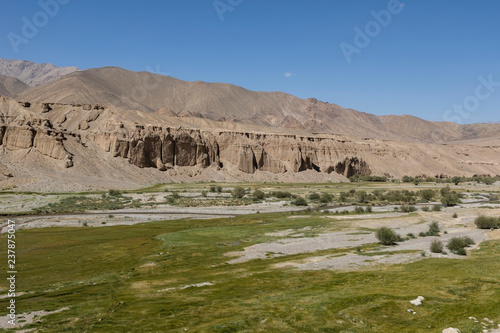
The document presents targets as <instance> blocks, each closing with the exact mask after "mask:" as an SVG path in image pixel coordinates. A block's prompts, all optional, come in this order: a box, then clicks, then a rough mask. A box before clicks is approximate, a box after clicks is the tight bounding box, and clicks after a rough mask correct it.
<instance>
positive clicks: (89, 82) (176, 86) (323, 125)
mask: <svg viewBox="0 0 500 333" xmlns="http://www.w3.org/2000/svg"><path fill="white" fill-rule="evenodd" d="M17 98H18V99H19V100H23V101H36V102H51V103H65V104H101V105H108V106H114V107H116V108H118V109H122V110H124V111H125V110H138V111H144V112H156V111H157V110H160V109H165V110H170V111H169V113H172V112H173V113H174V114H177V115H179V116H180V117H193V116H194V117H198V118H205V119H209V120H215V121H225V122H236V123H239V124H244V125H252V126H258V127H261V128H271V129H275V130H284V131H286V130H287V129H295V130H298V131H299V132H298V133H325V134H344V135H351V136H357V137H366V138H377V139H384V140H403V141H419V142H441V143H444V142H453V141H457V140H458V141H460V140H462V141H463V140H482V139H487V140H490V141H491V140H500V125H499V124H476V125H466V126H460V125H458V124H454V123H446V122H431V121H426V120H423V119H419V118H417V117H412V116H381V117H379V116H375V115H371V114H368V113H363V112H359V111H356V110H352V109H344V108H342V107H340V106H338V105H335V104H329V103H324V102H321V101H318V100H316V99H313V98H310V99H300V98H298V97H295V96H292V95H289V94H285V93H282V92H255V91H250V90H247V89H244V88H241V87H238V86H234V85H230V84H223V83H207V82H201V81H196V82H187V81H182V80H179V79H175V78H172V77H168V76H162V75H158V74H152V73H149V72H131V71H128V70H125V69H122V68H117V67H106V68H96V69H89V70H85V71H78V72H74V73H71V74H69V75H66V76H64V77H61V78H60V79H58V80H54V81H52V82H50V83H48V84H45V85H43V86H39V87H34V88H31V89H29V90H26V91H24V92H23V93H21V94H20V95H18V96H17Z"/></svg>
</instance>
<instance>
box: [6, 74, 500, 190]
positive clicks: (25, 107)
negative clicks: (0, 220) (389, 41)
mask: <svg viewBox="0 0 500 333" xmlns="http://www.w3.org/2000/svg"><path fill="white" fill-rule="evenodd" d="M33 75H34V74H33ZM28 76H30V75H28ZM15 80H16V79H13V78H5V77H3V78H0V82H4V84H3V86H0V88H1V87H3V89H4V90H2V92H3V94H4V95H10V96H15V98H8V97H2V96H0V188H9V187H12V186H16V187H17V188H18V189H29V190H34V189H35V190H43V191H48V190H61V189H67V190H86V189H92V188H120V187H121V188H130V187H138V186H143V185H144V184H148V183H149V184H154V183H159V182H175V181H211V180H215V181H297V182H312V181H322V182H325V181H345V180H347V178H348V177H350V176H352V175H354V174H361V175H378V176H386V177H389V178H400V177H402V176H404V175H410V176H417V177H418V176H431V177H440V178H441V177H450V176H473V175H477V174H480V175H498V174H500V124H473V125H465V126H462V125H458V124H455V123H446V122H431V121H426V120H423V119H419V118H416V117H412V116H382V117H379V116H375V115H371V114H367V113H363V112H358V111H356V110H352V109H344V108H342V107H340V106H338V105H334V104H329V103H324V102H320V101H318V100H316V99H313V98H310V99H300V98H297V97H295V96H292V95H288V94H285V93H282V92H255V91H250V90H247V89H244V88H241V87H237V86H234V85H230V84H222V83H207V82H201V81H196V82H187V81H182V80H179V79H175V78H172V77H168V76H162V75H157V74H152V73H148V72H131V71H128V70H125V69H121V68H116V67H106V68H97V69H89V70H85V71H75V72H73V73H70V74H67V75H64V76H62V77H60V78H58V79H56V80H53V81H51V82H48V83H45V84H43V85H40V86H38V87H32V88H29V89H26V90H24V91H22V92H20V93H18V91H21V90H23V89H24V88H26V87H25V86H22V85H21V84H20V83H19V82H18V81H15ZM16 82H17V83H16ZM7 87H8V89H7ZM13 87H15V88H16V89H14V88H13ZM35 166H36V167H35Z"/></svg>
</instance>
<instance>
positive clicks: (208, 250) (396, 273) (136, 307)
mask: <svg viewBox="0 0 500 333" xmlns="http://www.w3.org/2000/svg"><path fill="white" fill-rule="evenodd" d="M209 185H210V184H201V185H200V184H180V185H178V186H180V187H182V188H176V190H193V191H195V190H197V191H199V190H200V188H202V189H204V190H206V188H205V187H208V186H209ZM358 185H359V184H358ZM360 185H361V188H363V189H365V190H367V191H369V190H373V189H374V188H383V185H385V186H386V187H387V186H388V184H380V185H379V184H375V185H373V184H360ZM224 186H229V184H224ZM391 186H392V185H391ZM405 186H406V187H407V189H411V190H416V189H419V187H413V186H412V185H405ZM419 186H420V188H423V187H425V185H419ZM167 187H168V189H169V190H170V185H158V186H157V187H154V188H150V189H146V190H143V191H145V192H148V191H149V190H151V193H153V192H158V191H165V189H167ZM244 187H245V188H248V187H250V188H253V189H254V188H261V189H264V188H266V187H272V188H273V189H274V190H276V189H277V188H278V187H279V188H280V189H281V190H285V189H286V190H288V191H291V192H292V193H294V194H298V195H306V194H308V193H310V192H313V191H321V192H323V191H328V190H330V191H331V192H332V193H333V194H338V193H340V192H341V191H346V190H347V191H348V189H349V187H350V188H357V189H359V187H354V186H353V185H336V184H319V185H318V184H301V185H297V184H283V185H282V186H277V185H276V184H275V185H272V186H270V185H268V184H244ZM401 187H402V185H401ZM429 187H431V185H429ZM489 189H491V190H493V191H494V190H495V188H494V187H489ZM143 191H140V192H143ZM463 191H466V189H463ZM148 193H149V192H148ZM410 214H413V215H411V216H414V215H415V214H418V213H410ZM410 214H409V215H410ZM292 215H293V216H292ZM291 217H293V218H291ZM362 218H363V215H360V216H359V219H362ZM359 219H358V220H359ZM351 223H353V221H351V220H345V219H337V218H335V216H332V214H324V213H321V212H295V213H291V212H286V213H283V212H281V213H266V214H263V213H261V214H253V215H244V216H237V217H233V218H216V219H210V220H194V219H187V220H171V221H155V222H149V223H143V224H136V225H128V226H113V227H107V226H103V227H99V228H92V227H80V228H68V227H65V228H56V227H53V228H43V229H24V230H18V231H17V233H16V237H17V238H16V244H17V250H16V251H17V260H18V262H17V271H18V276H17V277H18V279H17V291H18V292H22V293H23V294H21V295H20V296H18V297H17V306H18V307H17V311H18V313H27V312H32V311H38V310H48V311H54V310H58V309H62V308H65V307H68V308H69V309H68V310H65V311H61V312H59V313H55V314H52V315H48V316H45V317H43V318H39V319H36V320H35V321H34V322H33V323H32V324H29V325H26V326H25V327H23V328H24V329H30V328H32V329H34V331H35V332H220V333H222V332H224V333H225V332H346V333H347V332H441V331H442V330H443V329H444V328H447V327H450V326H453V327H457V328H460V330H461V332H462V333H463V332H482V329H483V326H482V325H481V323H480V322H478V323H475V322H474V321H472V320H469V319H468V317H470V316H473V317H476V318H478V319H479V321H481V319H482V318H485V317H487V318H489V319H490V320H493V321H494V322H495V327H496V325H497V324H498V323H499V322H500V311H499V309H500V260H499V258H500V241H498V240H490V241H487V242H484V243H482V244H481V245H480V248H479V249H476V250H473V251H470V253H469V255H468V256H467V258H466V259H461V260H457V259H446V258H439V259H438V258H427V259H425V260H421V261H417V262H413V263H409V264H395V265H381V266H375V267H370V268H366V269H360V270H357V271H350V272H345V271H334V270H315V271H307V270H297V269H294V268H291V267H284V268H276V264H278V263H280V262H288V261H290V260H301V259H305V258H308V257H314V256H318V255H325V254H328V255H338V256H343V255H347V254H358V253H359V249H356V248H341V249H330V250H322V251H316V252H311V253H301V254H295V255H287V256H278V257H273V256H272V255H270V256H269V258H267V259H255V260H250V261H247V262H244V263H238V264H227V261H228V260H229V259H230V257H227V256H226V255H225V254H226V253H228V252H234V251H239V250H243V249H244V248H246V247H248V246H251V245H254V244H259V243H263V242H267V241H272V240H276V239H278V238H279V237H278V236H272V235H266V234H268V233H276V232H279V231H285V230H295V231H296V232H301V230H303V228H305V227H309V228H310V229H308V230H310V231H309V234H308V236H311V235H314V234H316V233H320V232H331V231H342V230H346V231H349V232H352V235H353V237H355V235H356V234H357V233H360V234H362V233H366V232H371V230H370V229H367V228H353V227H352V225H351ZM6 242H7V240H6V237H5V234H4V235H2V237H1V238H0V249H1V250H0V256H1V257H2V258H6V250H5V249H7V245H6ZM366 248H370V249H371V250H373V251H376V250H378V249H383V247H381V246H379V245H377V244H368V245H366ZM386 254H387V253H386ZM367 258H368V257H367ZM2 289H3V290H1V291H0V292H1V293H4V294H5V293H6V289H5V288H4V287H3V285H2ZM419 295H421V296H424V297H425V301H424V304H423V305H422V306H418V307H416V306H413V305H411V304H410V303H409V301H410V300H412V299H415V298H416V297H417V296H419ZM7 302H8V299H6V298H4V299H0V308H2V309H5V308H6V306H7ZM410 308H411V309H413V310H415V311H416V314H413V313H412V312H408V309H410ZM0 315H2V313H0ZM488 328H493V325H490V324H488Z"/></svg>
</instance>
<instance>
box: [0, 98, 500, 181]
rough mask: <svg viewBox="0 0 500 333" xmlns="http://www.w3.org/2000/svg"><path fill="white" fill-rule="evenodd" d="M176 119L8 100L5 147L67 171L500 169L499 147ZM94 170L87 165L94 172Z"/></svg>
mask: <svg viewBox="0 0 500 333" xmlns="http://www.w3.org/2000/svg"><path fill="white" fill-rule="evenodd" d="M175 121H178V119H174V118H168V117H164V116H162V115H155V114H153V115H151V114H148V115H145V114H142V113H139V112H135V113H134V112H128V113H123V111H120V110H111V109H109V108H107V107H104V106H100V105H64V104H54V103H51V104H48V103H26V102H24V103H20V102H17V101H13V100H11V99H8V98H5V97H1V98H0V147H1V148H3V149H6V150H7V151H18V150H36V151H37V152H39V153H41V154H42V155H45V156H47V157H49V158H52V159H54V160H56V161H61V163H60V164H59V165H60V166H61V167H66V168H68V167H72V166H73V165H74V163H75V162H74V161H75V158H74V157H75V156H77V157H78V156H85V155H86V154H101V153H102V154H106V155H108V154H109V155H108V156H110V157H113V158H111V159H106V160H107V162H102V163H112V161H113V160H114V159H124V160H127V161H128V162H129V163H130V164H131V165H133V166H134V167H137V168H142V169H147V168H155V169H158V170H160V171H164V172H168V170H170V169H176V168H182V167H198V168H200V169H205V168H209V167H213V168H215V169H216V170H221V172H225V170H226V171H227V170H228V169H231V168H237V169H238V170H239V171H241V172H243V173H245V174H254V173H256V172H257V171H259V172H266V173H270V174H275V175H280V174H294V173H298V172H302V171H307V170H313V171H315V172H318V173H322V174H326V175H328V174H331V175H341V176H344V177H347V178H348V177H350V176H353V175H354V174H359V175H371V174H375V175H385V176H388V177H401V176H403V175H412V176H418V175H422V176H423V175H425V176H443V175H444V176H453V175H460V176H461V175H473V174H478V173H481V174H491V175H494V174H500V161H499V156H500V155H499V152H500V148H499V147H473V146H447V145H432V144H424V143H414V142H413V143H410V142H395V141H383V140H376V139H356V138H347V137H345V136H335V135H323V136H322V135H292V134H277V133H274V134H273V133H257V132H242V131H236V130H216V129H211V130H201V129H194V128H187V126H179V125H178V124H175ZM152 124H154V125H152ZM68 143H71V144H68ZM69 147H71V148H69ZM93 147H96V148H95V149H97V150H99V151H100V152H101V153H100V152H99V151H93V150H92V149H94V148H93ZM110 161H111V162H110ZM79 163H85V160H84V159H80V162H79ZM33 167H36V166H33ZM91 168H92V166H91V165H89V166H86V169H87V170H90V169H91ZM332 179H333V178H332ZM335 179H339V177H338V176H336V177H335ZM344 179H345V178H344Z"/></svg>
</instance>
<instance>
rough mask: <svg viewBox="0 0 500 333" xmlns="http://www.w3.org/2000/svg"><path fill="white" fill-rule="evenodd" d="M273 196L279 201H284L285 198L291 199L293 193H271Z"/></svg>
mask: <svg viewBox="0 0 500 333" xmlns="http://www.w3.org/2000/svg"><path fill="white" fill-rule="evenodd" d="M271 195H272V196H273V197H275V198H278V199H284V198H290V197H291V196H292V193H290V192H285V191H274V192H271Z"/></svg>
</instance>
